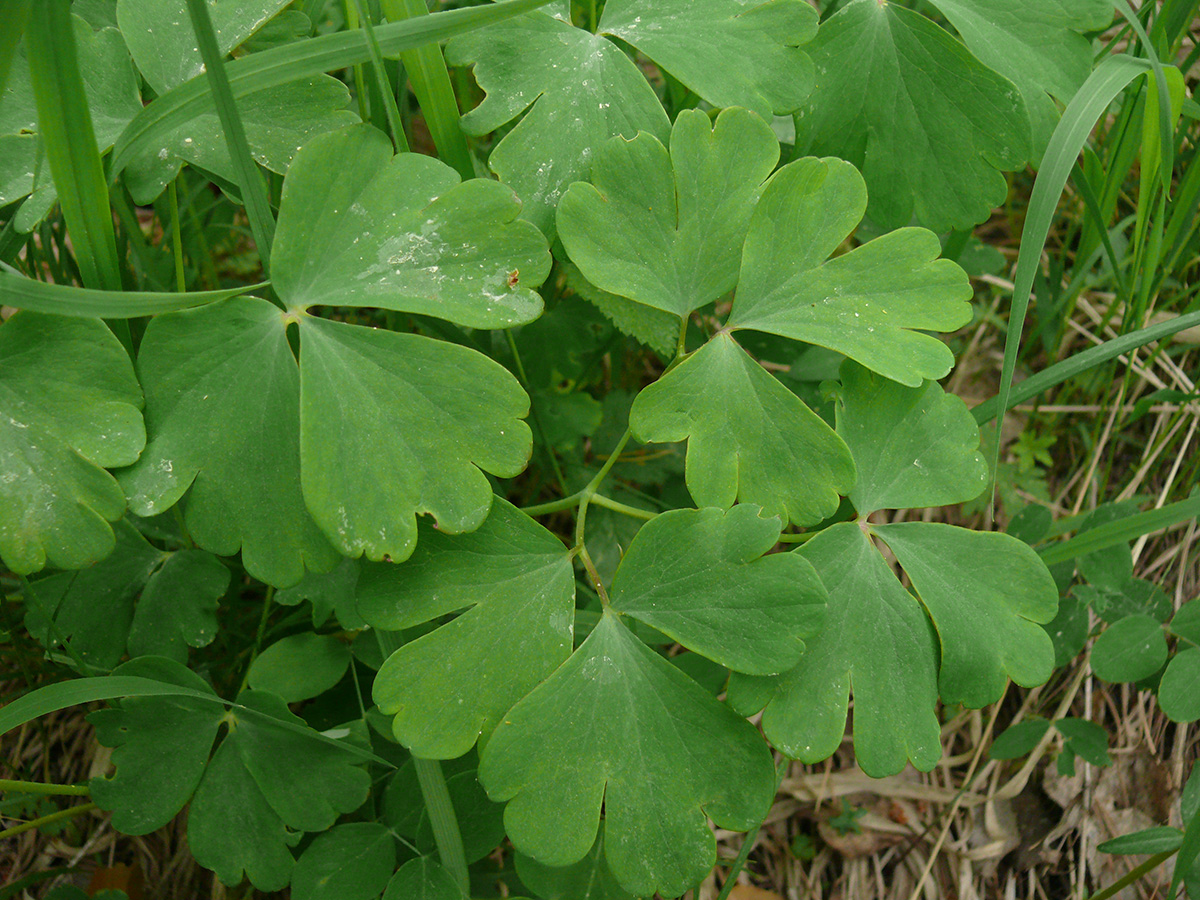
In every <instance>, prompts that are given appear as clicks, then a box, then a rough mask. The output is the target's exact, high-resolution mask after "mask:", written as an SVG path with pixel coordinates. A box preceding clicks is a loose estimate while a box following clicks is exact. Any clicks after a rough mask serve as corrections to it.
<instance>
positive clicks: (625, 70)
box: [446, 12, 670, 234]
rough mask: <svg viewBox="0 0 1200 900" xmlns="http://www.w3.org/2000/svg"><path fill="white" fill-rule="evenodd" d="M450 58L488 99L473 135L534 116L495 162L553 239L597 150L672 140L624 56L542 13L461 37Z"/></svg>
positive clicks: (501, 147) (469, 121)
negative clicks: (645, 138) (618, 143)
mask: <svg viewBox="0 0 1200 900" xmlns="http://www.w3.org/2000/svg"><path fill="white" fill-rule="evenodd" d="M446 61H447V63H449V64H450V65H452V66H468V65H474V66H475V80H476V81H477V82H478V83H479V86H480V87H481V88H483V90H484V91H485V92H486V93H487V96H486V97H485V98H484V100H483V102H482V103H480V104H479V106H477V107H476V108H475V109H473V110H472V111H471V112H469V113H467V114H466V115H465V116H463V118H462V126H463V130H464V131H465V132H467V133H468V134H473V135H485V134H488V133H489V132H492V131H496V130H498V129H500V128H502V127H503V126H504V125H505V124H506V123H507V122H511V121H512V120H513V119H515V118H517V116H519V115H521V113H523V112H524V113H525V116H524V117H523V118H522V119H521V121H520V122H519V123H518V124H517V125H516V127H515V128H513V129H512V130H511V131H510V132H509V133H508V134H506V135H505V136H504V137H503V138H502V139H501V140H500V142H499V143H498V144H497V145H496V147H495V149H494V150H493V151H492V154H491V156H490V157H489V159H488V165H489V166H490V167H491V169H492V171H493V172H495V173H496V174H497V175H498V176H499V177H500V180H501V181H503V182H504V183H505V184H507V185H510V186H511V187H512V188H513V189H514V190H515V191H516V192H517V194H518V195H520V197H521V199H522V200H523V201H524V203H525V208H524V216H525V217H526V218H527V219H529V221H531V222H533V223H534V224H536V225H537V226H538V227H539V228H541V229H542V231H543V232H544V233H546V234H552V233H553V229H554V209H555V207H556V206H557V205H558V199H559V197H560V196H561V195H562V192H563V191H564V190H566V188H567V186H568V185H570V184H571V183H572V182H574V181H584V180H586V179H587V175H588V171H589V167H590V166H589V164H590V157H591V154H592V152H593V151H594V150H595V148H597V147H599V146H600V145H601V144H603V143H604V142H605V141H606V140H608V139H609V138H610V137H614V136H616V135H618V134H620V135H623V136H625V137H627V138H632V137H634V136H635V135H636V134H637V133H638V132H639V131H645V132H648V133H650V134H652V135H654V136H655V137H656V138H658V139H659V140H666V139H667V134H668V132H669V130H670V122H669V121H668V120H667V116H666V113H664V112H663V108H662V105H661V104H660V103H659V101H658V97H656V96H655V94H654V90H653V89H652V88H651V87H650V85H649V84H648V83H647V81H646V79H645V77H643V75H642V73H641V72H640V71H639V69H638V67H637V66H636V65H635V64H634V63H633V61H632V60H630V59H629V57H628V56H626V55H625V53H624V52H623V51H622V50H621V49H619V48H618V47H617V46H615V45H614V44H613V43H612V42H611V41H609V40H607V39H606V38H603V37H601V36H599V35H594V34H589V33H588V32H586V31H584V30H582V29H580V28H575V27H573V26H572V25H570V24H569V23H567V22H564V21H562V20H561V19H557V18H554V17H553V16H549V15H546V14H545V13H542V12H533V13H530V14H529V15H525V16H521V17H520V18H514V19H511V20H509V21H506V22H501V23H498V24H496V25H493V26H491V27H489V28H485V29H481V30H479V31H476V32H473V33H472V34H469V35H464V36H462V37H458V38H455V39H454V40H452V41H450V43H449V44H447V45H446ZM527 110H528V111H527Z"/></svg>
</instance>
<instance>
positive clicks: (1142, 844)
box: [1096, 825, 1183, 856]
mask: <svg viewBox="0 0 1200 900" xmlns="http://www.w3.org/2000/svg"><path fill="white" fill-rule="evenodd" d="M1181 843H1183V832H1181V831H1180V830H1179V829H1178V828H1168V827H1167V826H1165V825H1162V826H1158V827H1156V828H1146V829H1143V830H1142V831H1135V832H1133V833H1132V834H1123V835H1121V836H1120V837H1115V838H1113V839H1112V840H1111V841H1105V842H1104V843H1103V844H1100V845H1099V846H1098V847H1097V848H1096V849H1097V850H1099V851H1100V852H1101V853H1112V854H1114V855H1116V856H1135V855H1137V856H1140V855H1142V854H1147V853H1169V852H1171V851H1172V850H1178V849H1179V845H1180V844H1181Z"/></svg>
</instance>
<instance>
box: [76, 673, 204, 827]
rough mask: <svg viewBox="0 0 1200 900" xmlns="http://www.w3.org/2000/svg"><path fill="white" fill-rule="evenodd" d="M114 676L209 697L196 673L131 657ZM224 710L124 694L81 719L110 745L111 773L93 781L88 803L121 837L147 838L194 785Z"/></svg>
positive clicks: (185, 701)
mask: <svg viewBox="0 0 1200 900" xmlns="http://www.w3.org/2000/svg"><path fill="white" fill-rule="evenodd" d="M116 674H117V675H118V676H135V677H143V678H155V679H158V680H160V681H165V682H168V683H174V684H179V685H181V686H183V687H186V688H190V689H192V690H194V691H200V692H202V693H205V694H209V695H212V696H213V697H214V698H215V696H216V695H215V694H213V691H212V688H210V687H209V686H208V684H206V683H205V682H204V680H203V679H202V678H200V676H199V675H196V674H195V673H193V672H191V671H189V670H188V669H186V668H184V667H183V666H181V665H179V664H177V663H168V662H167V661H166V660H155V659H150V658H143V659H135V660H132V661H130V662H127V663H126V664H125V665H123V666H121V667H120V668H119V669H117V670H116ZM223 716H224V710H223V709H222V707H221V706H220V704H214V703H201V702H198V701H197V700H195V699H193V698H190V697H130V698H127V699H125V700H122V701H121V703H120V705H119V706H115V707H113V708H110V709H101V710H97V711H96V712H94V713H91V714H90V715H89V716H88V717H87V718H88V722H90V723H91V725H92V727H94V728H95V729H96V740H97V741H99V742H100V743H101V744H103V745H104V746H106V747H112V748H114V749H113V751H112V762H113V765H114V766H116V772H115V773H114V774H113V775H111V776H109V777H106V778H105V777H97V778H93V779H92V780H91V782H89V784H88V788H89V790H90V792H91V795H92V799H93V800H94V801H95V802H96V804H97V805H98V806H99V807H100V808H101V809H106V810H110V811H111V812H112V823H113V827H114V828H116V829H117V830H118V831H120V832H122V833H124V834H135V835H136V834H149V833H150V832H152V831H155V830H157V829H159V828H161V827H162V826H163V825H166V824H167V823H168V822H169V821H171V819H173V818H174V817H175V814H176V813H178V812H179V810H181V809H182V808H183V805H184V804H185V803H187V801H188V800H189V799H190V798H191V796H192V793H193V792H194V791H195V790H196V787H197V785H199V783H200V778H201V776H202V775H203V774H204V767H205V764H206V762H207V761H208V754H209V751H210V750H211V749H212V745H213V741H214V740H215V739H216V737H217V729H218V728H219V727H220V725H221V722H222V718H223Z"/></svg>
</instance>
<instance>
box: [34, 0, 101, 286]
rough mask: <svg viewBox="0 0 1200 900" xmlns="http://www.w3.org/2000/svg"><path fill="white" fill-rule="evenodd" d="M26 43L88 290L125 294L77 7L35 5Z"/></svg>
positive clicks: (49, 1) (41, 121)
mask: <svg viewBox="0 0 1200 900" xmlns="http://www.w3.org/2000/svg"><path fill="white" fill-rule="evenodd" d="M25 39H26V46H27V48H28V53H27V56H28V58H29V74H30V80H31V81H32V82H33V95H34V101H35V102H36V104H37V113H38V132H39V133H40V135H41V138H42V144H43V146H44V147H45V152H46V161H47V162H48V163H49V165H50V174H51V176H52V177H53V178H54V185H55V187H56V188H57V190H58V199H59V203H60V204H61V205H62V211H63V218H64V219H65V220H66V223H67V230H68V231H69V232H70V234H71V242H72V245H73V247H74V250H75V259H76V262H77V263H78V265H79V273H80V275H81V276H82V278H83V283H84V284H85V285H87V286H88V287H92V288H103V289H104V290H109V291H119V290H120V289H121V287H122V283H121V266H120V260H119V259H118V257H117V241H116V233H115V232H114V230H113V219H112V210H111V208H110V207H109V202H108V182H107V180H106V179H105V177H104V165H103V163H101V162H100V149H99V147H98V146H97V145H96V133H95V131H94V130H93V129H92V114H91V111H90V110H89V109H88V102H87V94H86V93H85V91H84V86H83V76H82V75H81V74H80V72H79V60H78V57H77V54H76V49H75V25H74V23H73V21H72V17H71V6H70V4H69V3H67V2H66V0H44V2H41V3H36V4H34V5H33V7H32V8H31V10H30V16H29V24H28V27H27V29H26V38H25Z"/></svg>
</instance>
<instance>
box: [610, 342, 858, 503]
mask: <svg viewBox="0 0 1200 900" xmlns="http://www.w3.org/2000/svg"><path fill="white" fill-rule="evenodd" d="M629 424H630V427H631V428H632V429H633V432H634V434H635V435H636V436H637V437H638V439H639V440H643V441H656V442H660V443H670V442H673V441H681V440H684V439H687V441H688V451H687V470H686V476H687V486H688V490H689V491H690V492H691V494H692V497H693V498H694V499H695V501H696V503H697V504H698V505H700V506H719V507H728V506H731V505H732V504H733V502H734V501H735V500H738V501H741V502H743V503H753V504H756V505H759V506H762V507H763V508H764V510H765V511H766V513H767V515H777V516H780V517H781V518H782V519H783V520H784V521H790V522H795V523H797V524H800V525H815V524H817V523H818V522H820V521H821V520H822V519H824V518H826V517H827V516H830V515H832V514H833V512H834V511H835V510H836V509H837V507H838V502H839V494H840V493H842V492H845V491H848V490H849V489H850V487H851V486H852V485H853V483H854V462H853V461H852V460H851V458H850V454H849V452H847V449H846V446H845V444H843V443H842V441H841V439H840V438H838V436H837V435H836V434H834V432H833V430H832V429H831V428H830V427H829V426H828V425H827V424H825V422H824V421H823V420H822V419H821V418H820V417H819V416H818V415H817V414H816V413H814V412H813V411H812V410H810V409H809V408H808V407H807V406H805V405H804V403H803V401H801V400H800V398H798V397H797V396H796V395H795V394H793V393H792V392H791V391H789V390H788V389H787V388H786V387H784V386H783V385H782V384H781V383H780V382H779V381H778V380H777V379H776V378H774V377H773V376H772V375H770V374H769V373H768V372H767V371H766V370H765V369H763V368H762V366H760V365H759V364H758V363H756V362H755V361H754V360H753V359H751V358H750V356H749V354H747V353H746V351H745V350H743V349H742V348H741V347H740V346H739V345H738V344H737V342H736V341H735V340H734V339H733V338H732V337H730V336H729V335H727V334H721V335H717V336H716V337H714V338H713V339H712V340H710V341H709V342H708V343H707V344H705V345H704V346H703V347H702V348H701V349H700V350H698V351H697V352H695V353H693V354H692V355H691V356H689V357H688V358H687V359H685V360H684V361H683V362H682V363H680V364H679V365H677V366H676V367H675V368H673V369H671V370H670V371H669V372H667V374H666V375H664V376H663V377H662V378H660V379H659V380H658V381H656V382H655V383H654V384H652V385H650V386H649V387H647V388H645V389H643V390H642V392H641V393H640V394H638V397H637V399H636V400H635V401H634V404H633V408H632V410H631V411H630V415H629Z"/></svg>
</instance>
